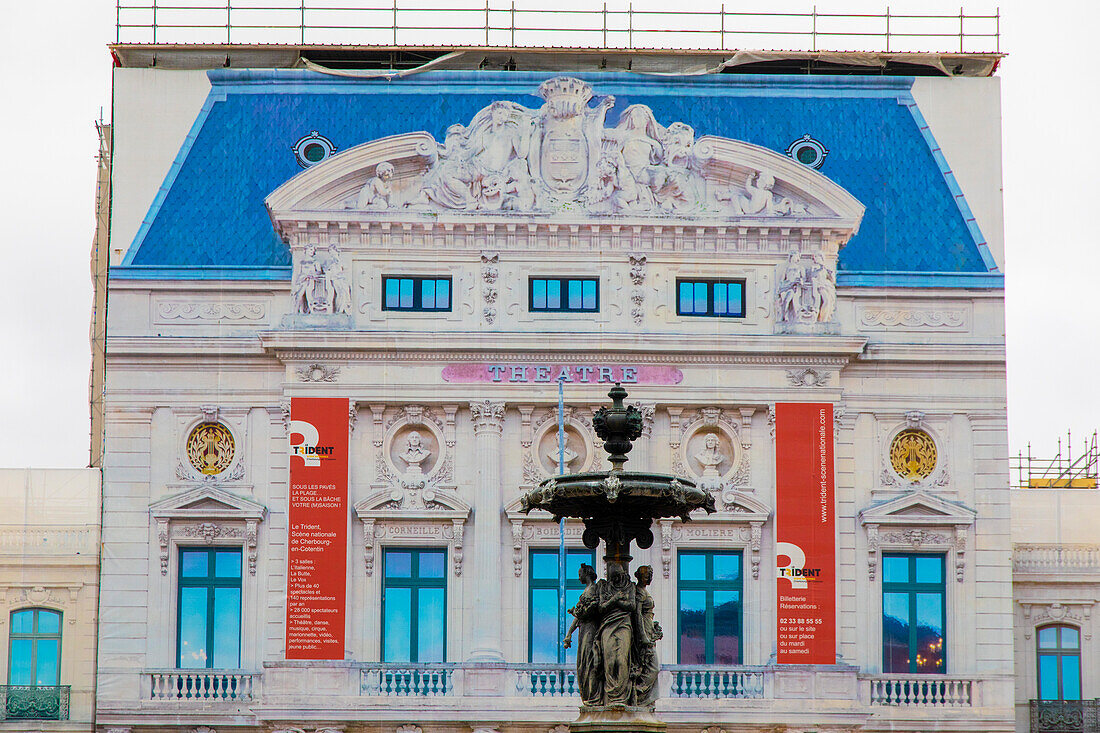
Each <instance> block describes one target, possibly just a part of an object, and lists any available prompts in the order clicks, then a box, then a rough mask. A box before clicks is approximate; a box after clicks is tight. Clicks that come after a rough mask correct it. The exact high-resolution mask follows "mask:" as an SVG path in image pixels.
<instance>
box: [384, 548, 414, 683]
mask: <svg viewBox="0 0 1100 733" xmlns="http://www.w3.org/2000/svg"><path fill="white" fill-rule="evenodd" d="M405 554H406V555H407V553H405ZM384 603H385V607H386V612H385V613H386V617H385V619H384V620H383V622H382V627H383V630H382V633H383V639H384V641H385V643H384V644H383V645H382V661H384V662H409V661H412V660H411V658H410V654H411V648H410V641H411V640H410V635H409V631H410V626H411V621H412V589H411V588H386V591H385V595H384Z"/></svg>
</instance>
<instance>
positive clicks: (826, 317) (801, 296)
mask: <svg viewBox="0 0 1100 733" xmlns="http://www.w3.org/2000/svg"><path fill="white" fill-rule="evenodd" d="M835 313H836V273H835V272H834V271H833V268H831V267H829V265H828V264H827V263H826V262H825V258H824V256H823V255H821V253H815V254H814V255H813V257H812V258H811V260H810V262H809V263H807V262H806V261H805V260H804V259H803V258H802V255H801V254H799V253H798V252H796V251H792V252H791V253H790V255H789V257H788V258H787V266H786V269H785V270H784V271H783V277H782V278H781V279H780V282H779V287H778V288H777V289H776V320H778V321H779V322H780V323H783V324H788V325H791V324H812V323H827V322H830V321H832V320H833V315H834V314H835Z"/></svg>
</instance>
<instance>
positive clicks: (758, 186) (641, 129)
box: [346, 77, 807, 217]
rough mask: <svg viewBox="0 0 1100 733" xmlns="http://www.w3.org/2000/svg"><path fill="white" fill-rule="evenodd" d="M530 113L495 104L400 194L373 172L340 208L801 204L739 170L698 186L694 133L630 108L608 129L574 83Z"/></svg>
mask: <svg viewBox="0 0 1100 733" xmlns="http://www.w3.org/2000/svg"><path fill="white" fill-rule="evenodd" d="M537 93H538V95H539V96H540V97H542V99H543V100H544V102H545V103H544V104H543V106H542V107H541V108H539V109H537V110H533V109H528V108H527V107H523V106H522V105H519V104H516V103H515V102H510V101H504V100H499V101H496V102H493V103H492V104H490V105H489V106H488V107H485V108H484V109H482V110H481V111H479V112H478V113H477V114H476V115H474V117H473V119H472V120H471V121H470V124H469V125H460V124H456V125H451V126H450V127H448V128H447V131H446V134H445V136H444V139H443V142H442V143H436V146H435V150H434V153H433V154H430V160H429V162H428V168H427V170H426V171H425V172H424V174H423V175H422V176H420V177H419V179H418V180H416V181H414V182H413V187H412V188H408V187H407V186H406V187H405V190H403V191H401V192H400V194H399V192H398V191H397V190H395V189H396V187H391V179H393V177H394V166H393V165H392V163H390V162H388V161H387V162H382V163H379V164H378V165H377V166H376V168H375V171H374V175H373V176H372V177H371V178H370V179H369V180H368V182H367V184H366V185H365V186H364V187H363V188H362V190H361V191H360V193H359V195H358V196H356V197H354V198H351V199H349V200H348V201H347V202H346V206H347V207H348V208H352V209H358V210H369V209H390V208H405V207H408V208H412V209H435V210H438V209H449V210H455V211H471V212H472V211H484V212H494V211H496V212H499V211H523V212H546V213H552V212H555V211H565V210H569V209H573V208H576V207H583V209H584V211H585V212H586V213H589V214H596V215H599V214H642V215H650V216H652V215H663V214H670V215H680V214H691V213H704V212H710V213H712V214H716V215H725V216H766V217H770V216H790V215H797V214H805V213H807V206H806V204H804V203H801V202H795V201H792V200H791V199H789V198H786V197H782V196H779V195H777V194H776V193H775V192H774V190H773V189H774V187H775V185H776V180H775V176H774V175H773V174H771V173H769V172H767V171H751V172H750V173H749V174H748V176H747V178H746V179H744V182H743V183H742V182H740V181H737V182H735V183H734V184H733V185H732V186H730V185H729V184H728V183H726V184H714V183H712V184H711V185H710V186H708V181H707V171H706V170H705V168H706V157H705V155H704V154H701V153H700V150H699V146H697V144H696V140H695V130H694V129H692V128H691V127H690V126H688V125H686V124H684V123H682V122H673V123H671V124H669V125H668V126H667V127H665V126H664V125H662V124H660V123H659V122H657V119H656V117H655V116H654V114H653V111H652V110H651V109H650V108H649V107H647V106H645V105H641V104H634V105H630V106H628V107H626V108H625V109H623V110H622V112H621V113H620V114H619V119H618V122H617V123H616V124H615V126H614V127H605V117H606V116H607V113H608V111H609V110H610V109H611V108H612V107H613V106H614V104H615V98H614V97H612V96H604V97H596V96H595V95H594V93H593V90H592V88H591V87H590V86H589V85H588V84H587V83H586V82H584V81H582V80H580V79H573V78H568V77H557V78H554V79H549V80H547V81H545V82H543V83H542V84H541V85H540V86H539V88H538V92H537Z"/></svg>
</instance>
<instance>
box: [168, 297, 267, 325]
mask: <svg viewBox="0 0 1100 733" xmlns="http://www.w3.org/2000/svg"><path fill="white" fill-rule="evenodd" d="M154 310H155V313H156V318H155V319H154V322H155V323H157V324H171V323H217V322H219V321H230V322H238V323H239V322H244V323H262V322H264V321H266V320H267V304H266V303H257V302H248V301H221V300H219V301H214V302H205V303H204V302H194V301H178V300H162V301H158V302H157V303H156V306H155V308H154Z"/></svg>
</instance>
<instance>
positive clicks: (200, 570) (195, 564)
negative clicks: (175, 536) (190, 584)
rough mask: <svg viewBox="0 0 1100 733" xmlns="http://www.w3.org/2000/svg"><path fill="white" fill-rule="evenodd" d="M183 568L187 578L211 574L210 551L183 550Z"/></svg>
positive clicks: (184, 575)
mask: <svg viewBox="0 0 1100 733" xmlns="http://www.w3.org/2000/svg"><path fill="white" fill-rule="evenodd" d="M180 557H181V558H182V560H181V569H180V572H181V573H182V575H183V577H185V578H205V577H207V576H209V575H210V553H209V552H207V551H206V550H183V551H182V552H181V553H180Z"/></svg>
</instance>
